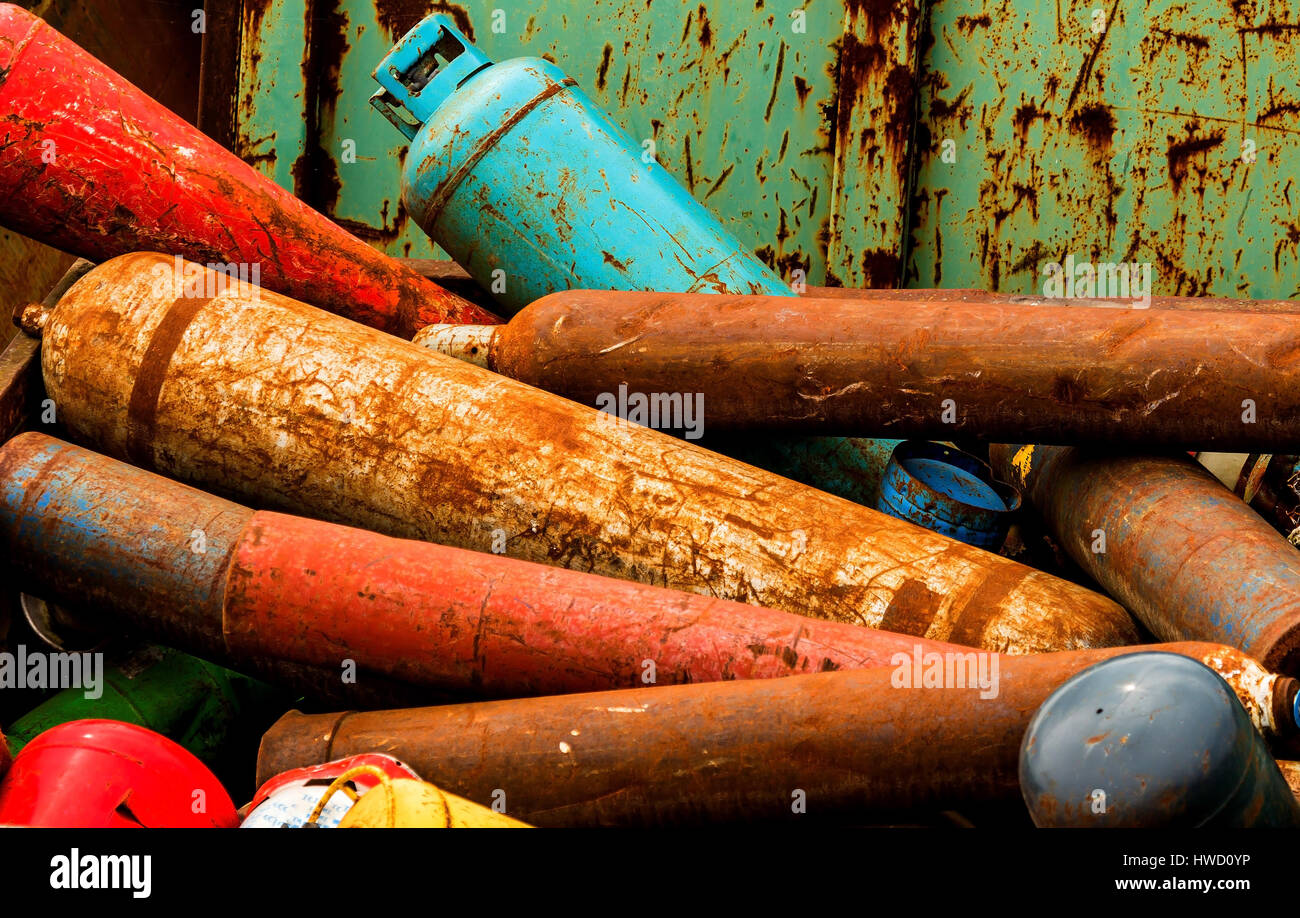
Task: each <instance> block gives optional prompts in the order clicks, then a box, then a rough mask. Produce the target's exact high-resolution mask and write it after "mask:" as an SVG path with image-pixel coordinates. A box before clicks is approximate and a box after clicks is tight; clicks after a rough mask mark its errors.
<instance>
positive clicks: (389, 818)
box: [339, 778, 532, 829]
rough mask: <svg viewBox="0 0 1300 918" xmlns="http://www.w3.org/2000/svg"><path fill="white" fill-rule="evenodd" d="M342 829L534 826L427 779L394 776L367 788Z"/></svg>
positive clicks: (349, 813)
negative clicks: (460, 795) (445, 789)
mask: <svg viewBox="0 0 1300 918" xmlns="http://www.w3.org/2000/svg"><path fill="white" fill-rule="evenodd" d="M339 828H340V829H531V828H532V826H530V825H529V824H528V823H526V822H520V821H519V820H518V819H511V818H510V817H509V816H506V815H505V814H504V813H498V812H496V811H495V810H490V809H488V808H487V807H485V806H480V805H479V804H477V803H474V802H473V801H471V800H466V799H465V798H464V797H457V796H456V795H455V794H449V793H447V792H445V791H442V790H439V789H438V788H436V787H434V786H433V785H432V784H429V783H427V782H425V781H416V780H414V779H412V778H394V779H392V780H391V781H388V782H386V783H384V784H380V785H379V786H378V787H376V788H373V789H372V790H369V791H367V792H366V793H365V794H364V795H363V796H362V797H361V799H359V800H358V801H357V802H356V803H354V804H353V805H352V809H350V810H348V812H347V815H346V816H344V817H343V821H342V822H340V823H339Z"/></svg>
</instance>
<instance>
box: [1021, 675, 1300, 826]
mask: <svg viewBox="0 0 1300 918" xmlns="http://www.w3.org/2000/svg"><path fill="white" fill-rule="evenodd" d="M1020 792H1021V795H1022V796H1023V797H1024V799H1025V804H1026V806H1028V807H1029V813H1030V816H1031V817H1032V818H1033V820H1034V823H1035V825H1039V826H1079V827H1133V826H1163V827H1221V828H1231V827H1245V826H1288V827H1295V826H1298V825H1300V805H1297V803H1296V799H1295V796H1294V794H1293V793H1292V792H1291V789H1290V788H1289V787H1288V786H1287V783H1286V780H1285V779H1284V778H1283V777H1282V773H1281V771H1279V770H1278V767H1277V763H1276V762H1274V761H1273V757H1272V756H1271V755H1270V754H1269V751H1268V748H1267V746H1266V745H1265V743H1264V739H1263V737H1261V736H1260V735H1259V733H1258V732H1257V731H1256V730H1255V728H1254V726H1253V725H1252V724H1251V722H1250V717H1249V716H1248V715H1247V714H1246V711H1245V710H1244V709H1243V708H1242V706H1241V704H1240V702H1238V701H1237V696H1236V695H1235V694H1234V693H1233V691H1232V689H1231V688H1230V687H1229V686H1228V684H1227V683H1226V682H1224V681H1223V679H1222V678H1221V677H1220V676H1219V674H1218V673H1216V672H1214V670H1212V669H1210V668H1209V667H1207V666H1205V665H1204V664H1202V663H1200V662H1198V661H1196V660H1193V659H1191V658H1189V657H1184V656H1180V655H1178V654H1172V653H1159V652H1155V653H1152V652H1145V653H1133V654H1126V655H1124V656H1121V657H1113V658H1111V659H1109V660H1106V661H1104V662H1101V663H1098V664H1096V665H1095V666H1090V667H1089V668H1088V669H1085V670H1084V671H1083V672H1081V673H1079V674H1077V675H1076V676H1074V677H1073V678H1071V679H1069V680H1068V681H1067V682H1066V683H1065V684H1064V685H1062V686H1061V687H1060V688H1058V689H1057V690H1056V691H1055V692H1053V693H1052V695H1051V696H1050V697H1049V698H1048V699H1047V701H1045V702H1043V705H1042V707H1040V708H1039V709H1038V712H1037V713H1036V714H1034V717H1033V719H1032V720H1031V721H1030V723H1029V729H1028V730H1027V731H1026V732H1025V738H1024V741H1023V742H1022V743H1021V746H1020Z"/></svg>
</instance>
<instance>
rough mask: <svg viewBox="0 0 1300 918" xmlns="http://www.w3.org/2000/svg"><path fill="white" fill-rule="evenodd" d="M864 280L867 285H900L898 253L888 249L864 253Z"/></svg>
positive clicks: (871, 250)
mask: <svg viewBox="0 0 1300 918" xmlns="http://www.w3.org/2000/svg"><path fill="white" fill-rule="evenodd" d="M862 278H863V280H862V282H863V285H864V286H867V287H896V286H898V254H897V253H896V252H892V251H889V250H888V249H868V250H867V251H865V252H863V253H862Z"/></svg>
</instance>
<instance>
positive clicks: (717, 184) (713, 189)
mask: <svg viewBox="0 0 1300 918" xmlns="http://www.w3.org/2000/svg"><path fill="white" fill-rule="evenodd" d="M734 168H736V164H735V163H732V164H731V165H729V166H727V168H725V169H723V170H722V172H721V174H719V175H718V177H717V179H715V180H714V182H713V184H712V185H711V186H709V190H708V192H707V193H705V195H704V200H706V201H707V200H708V199H709V198H711V197H713V194H714V192H716V191H717V190H718V189H719V188H721V187H722V183H723V182H725V181H726V180H727V177H728V176H730V175H731V170H732V169H734Z"/></svg>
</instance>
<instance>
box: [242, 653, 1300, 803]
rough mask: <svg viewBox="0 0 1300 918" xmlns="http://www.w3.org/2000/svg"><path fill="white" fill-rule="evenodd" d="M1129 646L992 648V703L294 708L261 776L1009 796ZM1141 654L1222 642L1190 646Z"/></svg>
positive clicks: (640, 701)
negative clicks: (395, 775) (1032, 754)
mask: <svg viewBox="0 0 1300 918" xmlns="http://www.w3.org/2000/svg"><path fill="white" fill-rule="evenodd" d="M1134 649H1135V648H1111V649H1106V650H1090V651H1075V652H1069V653H1060V654H1037V655H1033V656H1025V657H1004V658H1002V659H1001V660H1000V664H999V670H998V680H997V682H998V687H997V692H996V694H995V695H994V696H993V697H981V695H982V694H983V695H985V696H988V695H989V693H988V692H981V690H980V689H979V688H978V687H965V688H961V687H947V688H937V687H936V688H925V687H916V688H913V687H903V685H902V682H901V680H899V678H898V676H897V671H896V670H891V669H888V668H884V669H874V670H860V671H857V672H845V673H826V674H818V675H808V676H795V677H792V678H789V679H770V680H751V681H743V682H720V683H713V684H710V685H690V686H667V687H661V688H655V689H648V690H644V689H634V690H630V691H621V692H602V693H591V694H583V695H567V696H560V697H550V698H534V699H524V700H516V701H497V702H486V703H478V704H468V705H446V706H442V707H436V708H420V709H413V710H404V711H384V712H375V713H371V714H350V713H338V714H320V715H315V716H304V715H302V714H299V713H297V712H296V711H295V712H290V713H289V714H286V715H285V716H284V717H283V718H281V719H280V721H279V722H278V723H277V724H276V725H275V726H274V727H272V728H271V729H270V730H269V731H268V732H267V734H266V736H265V737H264V738H263V740H262V748H261V751H260V753H259V755H258V763H257V772H258V780H259V783H260V782H261V781H262V780H265V779H266V778H267V777H269V776H271V775H275V774H278V773H279V772H282V771H286V770H288V769H290V768H296V767H301V766H305V765H312V764H316V763H319V762H326V761H329V760H331V759H336V758H339V757H341V756H345V755H350V754H354V753H358V752H362V751H365V752H383V753H387V754H389V755H393V756H396V757H397V758H399V759H401V760H402V761H404V762H407V763H408V764H410V765H411V766H412V767H413V768H415V769H416V770H417V771H418V772H419V773H420V774H421V775H422V776H424V777H426V778H427V779H428V780H430V781H433V782H435V783H437V784H438V785H439V786H442V787H445V788H446V789H447V790H450V791H452V792H453V793H457V794H460V795H461V796H463V797H467V798H469V799H470V800H475V801H477V802H480V803H487V802H491V800H492V799H493V797H492V795H493V793H494V792H495V791H497V790H498V789H500V790H502V791H504V792H505V795H506V801H507V806H508V808H509V811H510V812H511V813H513V814H515V815H516V816H518V817H519V818H521V819H525V820H527V821H528V822H532V823H535V824H537V825H548V826H556V825H598V824H599V825H671V824H691V823H699V822H722V821H745V822H748V821H766V820H781V819H790V818H796V819H797V818H802V814H800V815H796V814H798V810H797V808H796V807H793V806H792V798H793V800H798V799H799V797H798V795H796V791H801V792H802V797H803V801H804V803H805V805H806V815H807V816H809V817H813V818H816V817H817V816H821V817H823V818H832V819H834V818H839V819H843V820H856V819H869V818H873V817H878V816H881V815H882V814H885V813H890V812H898V811H903V810H909V809H913V808H916V809H925V808H939V809H941V808H945V807H962V806H965V805H970V804H980V803H993V802H997V803H1005V804H1011V803H1012V802H1013V801H1015V800H1016V799H1017V798H1018V797H1019V785H1018V782H1017V763H1018V759H1019V752H1020V741H1021V738H1022V736H1023V735H1024V731H1025V728H1026V726H1027V725H1028V723H1029V720H1030V717H1031V716H1032V715H1033V713H1034V711H1035V710H1036V709H1037V708H1038V706H1039V705H1040V704H1041V703H1042V702H1043V701H1044V700H1045V699H1046V698H1047V697H1048V696H1049V695H1050V694H1051V693H1052V692H1053V691H1054V690H1055V689H1056V688H1057V687H1058V686H1060V685H1061V684H1062V683H1063V682H1064V681H1065V680H1067V679H1068V678H1070V677H1071V676H1073V675H1074V674H1075V673H1078V672H1080V671H1081V670H1083V669H1084V668H1086V667H1088V666H1090V665H1092V664H1094V663H1097V662H1099V661H1100V660H1103V659H1108V658H1110V657H1114V656H1118V655H1121V654H1126V653H1132V652H1133V651H1134ZM1142 649H1144V650H1164V651H1168V652H1172V653H1181V654H1184V655H1187V656H1191V657H1193V658H1195V659H1205V658H1209V657H1213V656H1214V655H1216V654H1221V653H1223V651H1222V650H1221V649H1220V648H1217V647H1215V646H1214V645H1210V644H1193V643H1188V644H1169V645H1154V646H1150V647H1144V648H1142ZM1292 690H1293V689H1292ZM846 715H848V716H846ZM1286 729H1287V730H1288V731H1289V732H1290V733H1294V732H1295V728H1294V726H1293V725H1290V724H1288V725H1287V728H1286Z"/></svg>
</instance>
